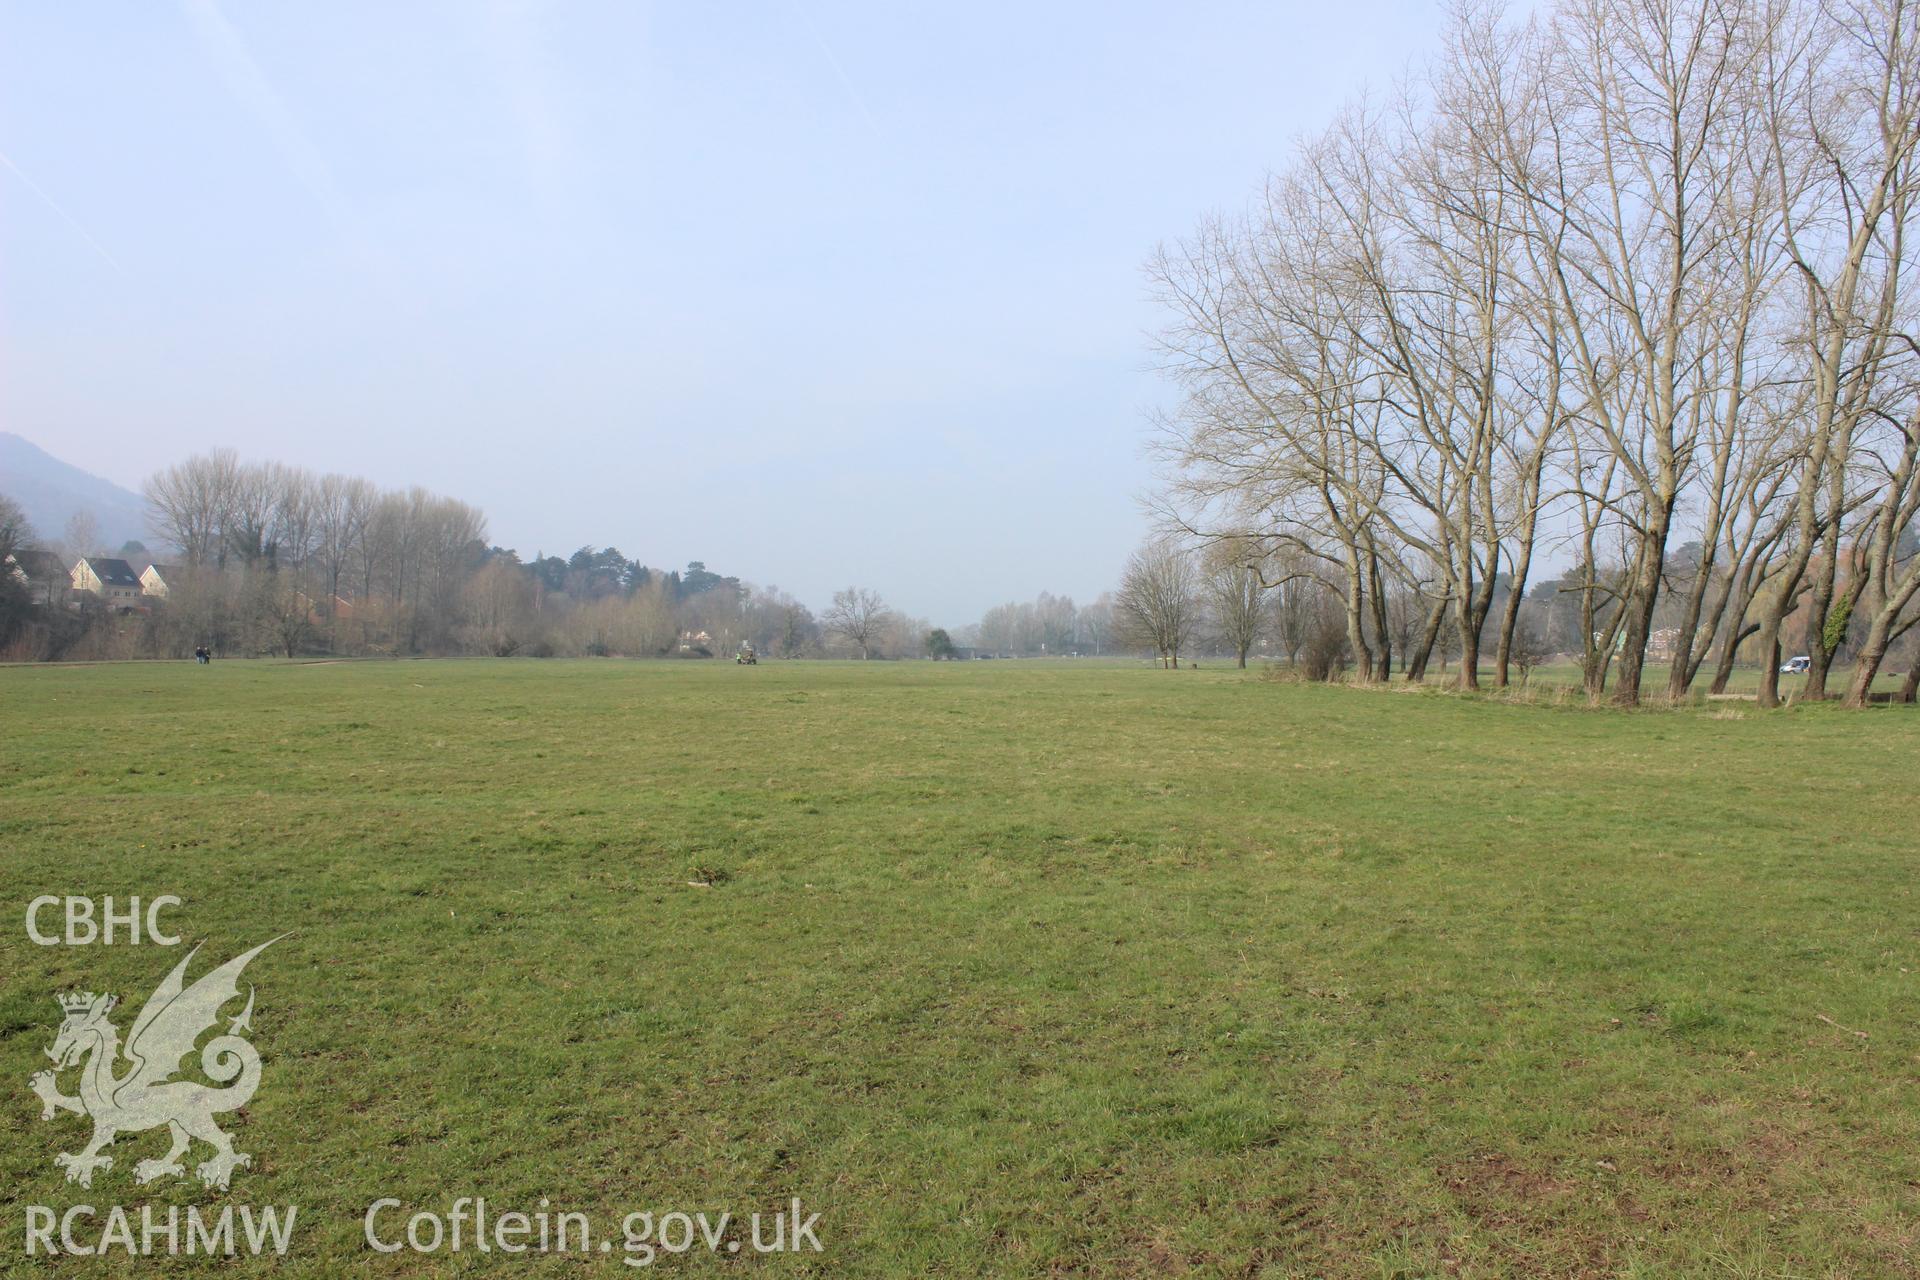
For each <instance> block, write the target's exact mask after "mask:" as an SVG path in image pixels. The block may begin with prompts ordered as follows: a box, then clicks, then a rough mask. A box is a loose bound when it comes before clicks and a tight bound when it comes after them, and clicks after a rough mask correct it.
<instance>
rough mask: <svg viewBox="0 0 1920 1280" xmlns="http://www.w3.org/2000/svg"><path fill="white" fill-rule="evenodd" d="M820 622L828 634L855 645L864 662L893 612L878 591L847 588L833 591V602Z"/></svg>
mask: <svg viewBox="0 0 1920 1280" xmlns="http://www.w3.org/2000/svg"><path fill="white" fill-rule="evenodd" d="M820 622H821V625H822V626H824V627H825V628H826V629H827V631H828V633H829V634H832V635H836V636H839V637H840V638H841V639H843V640H845V641H846V642H847V643H848V644H851V645H854V646H856V647H857V648H858V649H859V650H860V658H861V660H862V661H865V660H866V659H867V658H868V657H869V656H870V655H871V653H872V651H873V646H874V643H875V641H876V640H878V639H879V637H880V635H881V633H882V632H883V631H884V630H886V628H887V626H888V625H889V622H890V611H889V610H888V608H887V603H886V601H884V600H882V599H881V598H880V595H879V593H878V592H875V591H868V590H867V589H866V588H864V587H848V588H847V589H846V590H845V591H836V592H834V593H833V604H832V605H831V606H830V607H829V608H828V609H827V611H826V612H825V613H824V614H822V615H821V616H820Z"/></svg>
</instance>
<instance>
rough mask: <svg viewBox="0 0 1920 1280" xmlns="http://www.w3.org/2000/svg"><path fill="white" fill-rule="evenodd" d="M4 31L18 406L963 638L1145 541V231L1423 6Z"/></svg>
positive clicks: (2, 322) (1323, 113)
mask: <svg viewBox="0 0 1920 1280" xmlns="http://www.w3.org/2000/svg"><path fill="white" fill-rule="evenodd" d="M1206 18H1207V21H1205V22H1180V23H1175V22H1172V21H1170V20H1169V14H1168V12H1167V11H1166V10H1164V9H1163V8H1159V7H1150V6H1144V5H1129V6H1123V7H1108V6H1100V7H1097V8H1096V7H1094V6H1073V7H1062V8H1057V9H1051V10H1048V11H1045V12H1041V13H1034V12H1032V11H1029V10H1026V9H1015V8H1013V7H1011V6H997V7H995V6H989V7H981V6H969V7H967V8H966V9H964V10H954V11H949V12H945V13H938V12H928V11H921V10H914V11H912V12H908V11H904V10H899V9H895V8H889V7H879V6H871V7H868V6H850V5H800V4H795V3H772V4H768V5H765V6H761V7H758V8H754V9H752V10H745V9H742V10H728V11H717V10H702V11H700V12H699V13H697V14H694V13H685V12H676V11H672V10H664V9H653V8H644V9H642V8H629V7H625V6H604V5H593V6H581V7H577V8H567V9H558V8H545V7H542V6H533V5H511V4H501V5H493V6H488V7H485V8H471V9H470V8H469V7H467V6H462V5H453V4H446V5H432V6H425V7H418V8H406V9H389V8H386V7H382V6H368V5H343V6H329V7H327V8H326V9H324V10H313V11H306V12H292V11H279V10H269V9H265V8H257V9H255V8H243V7H240V6H237V5H236V6H227V7H220V6H216V5H214V4H212V3H189V4H184V5H180V6H155V7H151V8H136V9H130V10H124V11H119V12H117V13H116V15H115V21H114V22H112V23H111V24H107V23H102V22H100V21H98V20H97V16H96V15H94V14H90V13H89V12H87V11H85V10H80V9H73V8H71V7H59V8H38V7H29V6H17V7H10V8H7V9H5V10H0V23H3V24H4V26H3V27H0V30H4V33H5V39H4V41H0V72H3V75H0V169H4V170H5V172H0V263H4V269H5V273H6V274H5V278H6V286H5V289H4V292H3V293H0V429H5V430H10V431H13V432H15V433H17V434H19V435H21V436H22V437H24V438H26V439H28V440H31V441H33V442H35V443H36V444H38V445H40V446H41V447H42V448H44V449H46V450H47V451H48V452H50V453H53V454H54V455H56V456H58V457H60V458H63V459H64V460H66V461H68V462H71V463H74V464H75V465H78V466H80V467H82V468H84V469H86V470H88V471H91V472H93V473H95V474H97V475H100V476H103V477H105V478H107V479H110V480H113V481H115V482H116V483H119V484H122V485H125V486H127V487H128V488H133V489H137V488H138V487H139V484H140V482H141V480H142V479H143V478H144V477H145V476H146V475H147V474H148V473H150V472H151V471H153V470H154V469H156V468H158V467H160V466H164V465H166V464H168V463H170V462H174V461H177V460H179V459H181V458H184V457H186V456H188V455H190V454H193V453H196V452H200V451H203V450H205V449H209V448H214V447H221V446H226V447H232V448H235V449H238V450H239V451H240V452H241V453H242V454H243V455H245V456H247V457H250V458H257V459H278V460H283V461H287V462H293V463H299V464H302V465H305V466H308V467H312V468H314V469H316V470H327V471H342V472H348V473H354V474H361V475H365V476H368V477H369V478H371V479H373V480H375V481H377V482H379V483H381V484H383V485H389V486H402V485H413V484H418V485H422V486H425V487H427V488H430V489H433V490H435V491H437V492H441V493H444V494H448V495H450V496H454V497H458V498H462V499H464V500H467V501H470V502H473V503H475V504H477V505H479V506H480V507H482V508H483V509H484V510H485V511H486V513H487V517H488V521H489V529H490V535H491V538H492V540H493V541H494V542H496V543H499V544H501V545H503V546H510V547H513V548H515V549H517V550H518V551H520V552H521V554H522V555H524V556H529V557H530V556H532V555H533V554H534V553H536V552H540V551H544V552H547V553H557V554H561V555H565V554H567V553H568V552H570V551H572V550H573V549H575V548H576V547H579V546H581V545H583V544H593V545H596V546H603V545H607V544H612V545H616V546H618V547H619V548H620V549H621V550H622V551H623V552H625V553H626V554H627V555H628V556H631V557H635V558H638V559H640V560H643V561H645V562H647V563H649V564H656V565H659V566H661V567H665V568H672V567H677V566H680V565H684V564H685V563H686V562H687V561H689V560H692V559H699V560H704V561H705V562H706V563H707V564H708V565H710V566H711V567H713V568H715V569H717V570H719V571H721V572H724V573H729V574H738V575H740V576H742V577H746V578H749V579H751V580H753V581H756V582H759V583H761V584H767V585H772V584H777V585H779V586H780V587H782V588H784V589H786V590H788V591H791V592H793V593H795V594H797V595H799V596H801V597H802V598H804V599H807V600H809V601H813V602H816V603H818V602H821V601H823V600H825V599H826V598H827V597H828V596H829V595H830V594H831V592H832V591H833V590H834V589H836V588H838V587H843V586H846V585H848V584H849V583H857V584H859V585H861V586H866V587H871V588H874V589H876V590H878V591H880V592H881V593H882V594H883V595H884V596H885V597H886V598H887V599H888V600H889V601H890V602H891V603H892V604H894V605H895V606H896V607H897V608H899V609H901V610H903V611H906V612H908V613H912V614H916V615H921V616H925V617H928V618H931V619H933V620H935V621H937V622H941V623H943V624H948V625H952V624H960V623H965V622H968V621H971V620H974V619H977V618H978V617H979V615H980V613H981V612H982V611H983V610H984V609H986V608H987V607H989V606H991V605H993V604H995V603H998V602H1001V601H1005V600H1010V599H1025V598H1031V597H1032V596H1033V595H1034V594H1036V593H1037V592H1039V591H1042V590H1048V591H1052V592H1055V593H1058V594H1066V595H1071V596H1073V597H1074V598H1076V599H1080V600H1085V599H1089V598H1091V597H1092V596H1094V595H1096V594H1097V593H1098V592H1100V591H1101V590H1104V589H1106V588H1108V587H1110V586H1111V585H1113V582H1114V580H1115V579H1116V578H1117V576H1118V573H1119V569H1120V566H1121V563H1122V561H1123V560H1124V558H1125V556H1126V554H1127V552H1128V551H1129V550H1130V549H1131V548H1132V547H1133V545H1134V544H1135V543H1136V542H1137V541H1138V540H1139V538H1140V537H1141V536H1142V534H1143V533H1144V532H1145V528H1146V523H1145V520H1144V518H1143V516H1142V515H1141V513H1140V511H1139V509H1138V507H1137V505H1136V498H1137V496H1138V495H1139V494H1140V493H1142V492H1143V491H1145V490H1147V489H1148V488H1149V487H1150V484H1151V479H1152V469H1151V466H1150V464H1149V462H1148V461H1147V460H1146V459H1145V457H1144V456H1143V452H1142V447H1143V445H1144V443H1145V441H1146V439H1147V436H1148V421H1147V420H1148V415H1149V413H1150V411H1151V410H1152V409H1153V408H1154V407H1155V406H1157V405H1159V404H1162V403H1166V402H1168V401H1169V399H1170V393H1169V390H1168V388H1166V387H1165V386H1164V385H1163V384H1162V383H1161V381H1160V379H1159V378H1158V376H1157V375H1156V374H1155V373H1154V372H1153V371H1152V368H1151V363H1152V355H1151V350H1150V346H1149V341H1148V336H1147V335H1148V333H1149V331H1151V330H1152V329H1153V328H1154V327H1156V325H1157V324H1158V323H1159V317H1158V316H1157V315H1156V313H1155V311H1154V309H1153V307H1152V306H1151V305H1150V304H1149V302H1148V301H1147V299H1146V297H1145V292H1146V291H1145V286H1144V283H1143V280H1142V277H1141V274H1140V270H1139V266H1140V263H1141V262H1142V260H1143V259H1144V258H1145V257H1146V255H1147V254H1148V253H1149V252H1150V251H1151V250H1152V248H1153V246H1154V244H1155V242H1156V241H1159V240H1162V239H1166V238H1171V237H1176V236H1179V235H1182V234H1184V233H1185V232H1187V231H1188V230H1189V229H1190V228H1192V227H1193V226H1194V225H1195V223H1196V221H1197V220H1198V219H1199V218H1200V217H1201V216H1202V215H1204V214H1205V213H1206V212H1208V211H1209V210H1212V209H1216V208H1220V207H1223V206H1226V207H1232V206H1237V205H1239V204H1241V203H1242V202H1243V201H1244V200H1245V199H1246V198H1247V196H1248V195H1249V193H1250V192H1251V191H1252V190H1253V189H1254V188H1255V187H1256V185H1257V184H1258V183H1259V182H1260V180H1261V179H1262V177H1263V175H1264V174H1265V172H1266V171H1267V170H1268V169H1269V168H1270V167H1272V166H1275V165H1278V164H1280V163H1282V162H1283V161H1284V159H1285V158H1286V155H1287V152H1288V149H1289V146H1290V144H1291V141H1292V139H1293V138H1294V137H1295V136H1296V135H1298V134H1300V133H1302V132H1304V131H1308V130H1311V129H1313V128H1315V127H1316V126H1318V125H1319V124H1321V123H1323V122H1324V121H1325V120H1326V119H1327V118H1328V117H1329V115H1330V114H1331V113H1332V111H1333V110H1334V109H1335V108H1336V107H1337V105H1338V104H1339V103H1340V102H1341V101H1343V100H1345V99H1347V98H1349V97H1351V96H1353V95H1355V94H1357V93H1359V92H1361V91H1362V90H1363V89H1365V88H1367V87H1368V86H1369V85H1371V86H1372V87H1373V88H1375V89H1380V88H1383V87H1385V86H1386V85H1387V84H1388V83H1389V82H1390V81H1392V80H1393V79H1394V78H1395V77H1396V76H1398V75H1399V74H1401V73H1402V72H1403V71H1404V70H1405V68H1406V66H1407V64H1408V63H1409V61H1410V60H1412V59H1415V58H1417V57H1418V56H1420V55H1421V54H1422V53H1423V52H1424V51H1426V50H1427V49H1429V48H1431V46H1432V38H1433V33H1434V31H1435V30H1436V29H1437V27H1438V25H1439V22H1440V13H1439V11H1438V9H1437V8H1436V7H1435V6H1433V5H1429V4H1419V3H1403V4H1392V3H1386V4H1367V5H1359V6H1347V7H1343V8H1340V9H1338V10H1329V9H1325V8H1319V7H1316V8H1313V9H1293V8H1290V7H1277V6H1261V5H1237V6H1230V7H1221V8H1215V9H1212V10H1209V11H1208V12H1207V14H1206Z"/></svg>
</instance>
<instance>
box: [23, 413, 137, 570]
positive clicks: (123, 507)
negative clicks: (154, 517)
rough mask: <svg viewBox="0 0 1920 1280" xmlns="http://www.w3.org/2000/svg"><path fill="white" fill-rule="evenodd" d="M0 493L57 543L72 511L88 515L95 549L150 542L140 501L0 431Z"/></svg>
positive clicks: (133, 495)
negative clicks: (94, 525) (94, 530)
mask: <svg viewBox="0 0 1920 1280" xmlns="http://www.w3.org/2000/svg"><path fill="white" fill-rule="evenodd" d="M0 493H4V494H6V495H7V496H8V497H10V498H12V499H13V500H14V501H16V502H18V503H19V504H20V505H21V506H22V507H23V508H25V509H26V513H27V518H28V519H29V520H31V521H32V522H33V527H34V530H35V531H36V532H37V533H38V534H39V535H40V536H41V537H42V538H44V539H49V540H51V539H57V538H59V537H60V536H61V535H62V532H63V531H64V530H65V529H66V527H67V522H68V521H69V520H71V519H72V518H73V517H74V515H75V514H76V513H79V512H83V511H84V512H86V513H88V514H90V515H91V516H92V517H93V518H94V520H95V522H96V523H97V525H98V529H97V532H98V535H99V536H98V538H97V539H96V541H97V542H98V543H99V544H100V546H101V547H118V546H119V545H120V544H121V543H123V542H125V541H127V540H128V539H130V538H137V539H141V540H143V541H144V540H150V535H149V534H148V531H147V520H146V503H145V501H144V500H143V499H142V498H141V497H140V495H139V494H137V493H132V492H129V491H128V490H126V489H123V488H121V487H120V486H119V485H117V484H114V483H113V482H112V481H110V480H103V479H101V478H100V477H99V476H96V475H93V474H92V473H90V472H86V471H82V470H81V469H80V468H79V467H76V466H74V465H73V464H72V463H69V462H62V461H61V460H60V459H59V458H56V457H54V456H53V455H52V454H50V453H48V452H47V451H46V450H45V449H42V448H41V447H40V446H39V445H37V444H35V443H33V442H32V441H31V440H26V439H23V438H21V437H20V436H17V435H14V434H12V433H11V432H6V431H0Z"/></svg>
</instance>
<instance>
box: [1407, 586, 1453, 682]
mask: <svg viewBox="0 0 1920 1280" xmlns="http://www.w3.org/2000/svg"><path fill="white" fill-rule="evenodd" d="M1446 620H1447V598H1446V597H1445V596H1441V597H1440V599H1439V601H1438V602H1437V603H1436V604H1435V605H1434V606H1433V612H1432V613H1430V614H1428V615H1427V627H1426V631H1425V633H1424V634H1422V635H1421V637H1420V647H1419V648H1418V649H1415V650H1414V651H1413V655H1412V661H1410V662H1408V663H1407V683H1408V684H1419V683H1420V682H1421V681H1423V680H1425V679H1426V678H1427V662H1428V660H1429V659H1430V658H1432V657H1433V646H1434V645H1435V643H1437V642H1438V641H1439V639H1440V627H1441V625H1442V624H1443V623H1445V622H1446Z"/></svg>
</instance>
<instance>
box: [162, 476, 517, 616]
mask: <svg viewBox="0 0 1920 1280" xmlns="http://www.w3.org/2000/svg"><path fill="white" fill-rule="evenodd" d="M145 490H146V497H147V502H148V506H149V509H150V514H151V520H152V524H153V526H154V532H155V533H157V534H159V535H160V536H162V537H164V538H166V539H167V540H168V541H169V542H171V543H172V544H173V545H174V546H175V547H176V548H178V550H179V552H180V557H181V564H180V565H179V566H178V571H177V572H176V574H175V576H176V577H177V578H179V579H180V580H181V581H180V583H179V584H178V585H177V586H176V588H175V589H176V590H184V592H185V593H186V595H187V596H188V597H189V598H188V599H183V600H182V601H180V602H177V603H176V606H175V607H176V611H177V610H178V609H179V608H183V607H184V608H191V607H195V606H196V605H202V606H204V607H207V608H209V609H215V608H221V607H225V602H226V601H227V599H228V597H229V596H231V594H232V593H233V592H234V591H235V590H236V589H238V590H240V591H241V592H242V593H243V594H244V595H245V596H246V597H247V598H248V599H249V600H250V601H251V602H252V609H251V612H252V613H253V615H254V617H255V619H256V620H257V619H258V617H259V615H260V613H261V611H262V610H264V611H265V613H266V615H267V621H268V625H270V626H271V627H272V628H273V629H274V630H275V631H276V632H277V633H278V639H279V640H280V641H281V642H282V647H284V648H286V649H287V650H288V651H289V652H291V651H293V650H294V649H295V648H297V647H298V646H299V645H300V644H301V643H302V642H303V641H304V639H305V638H306V637H305V631H306V629H307V628H309V627H317V628H319V629H321V630H324V631H326V632H328V633H329V634H331V633H332V632H334V631H335V630H336V629H337V627H338V625H339V621H340V617H341V615H342V613H351V614H352V616H353V618H354V621H355V623H356V624H357V626H358V628H359V629H361V630H362V631H364V630H366V629H367V628H369V627H377V629H378V630H379V632H380V634H379V635H377V636H373V637H368V638H367V639H368V643H370V644H372V645H374V646H375V647H387V648H393V649H396V650H399V651H402V652H410V653H411V652H421V651H423V650H441V649H446V648H449V647H451V646H452V644H453V642H454V631H455V628H456V627H457V626H459V625H460V623H461V621H462V618H463V606H464V603H465V594H466V591H467V587H468V583H469V580H470V578H471V577H472V575H473V574H474V572H475V571H476V570H477V569H478V568H479V567H480V565H481V563H482V562H483V561H484V559H485V557H486V552H487V542H486V533H487V523H486V517H485V516H484V515H482V514H481V512H480V511H479V510H478V509H477V508H475V507H472V506H469V505H468V504H466V503H464V502H461V501H458V500H457V499H453V498H445V497H440V496H438V495H436V494H432V493H428V492H427V491H426V490H424V489H419V488H415V489H410V490H406V491H384V490H382V489H380V488H379V487H378V486H376V485H374V484H373V483H372V482H371V481H368V480H365V479H362V478H360V477H357V476H342V475H324V476H319V475H314V474H313V473H312V472H309V471H306V470H303V469H302V468H299V467H292V466H286V465H284V464H281V463H277V462H267V463H252V462H244V461H242V460H241V459H240V458H239V457H238V456H237V455H236V454H235V453H233V452H232V451H231V450H224V449H222V450H215V451H213V452H211V453H205V454H201V455H198V456H196V457H192V458H189V459H187V460H186V461H184V462H180V463H176V464H175V465H173V466H171V467H168V468H166V469H165V470H164V471H160V472H158V473H156V474H155V475H153V476H152V477H151V478H149V479H148V481H147V483H146V486H145ZM236 584H237V585H236ZM209 625H210V626H211V625H213V624H212V622H211V620H210V622H209Z"/></svg>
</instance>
